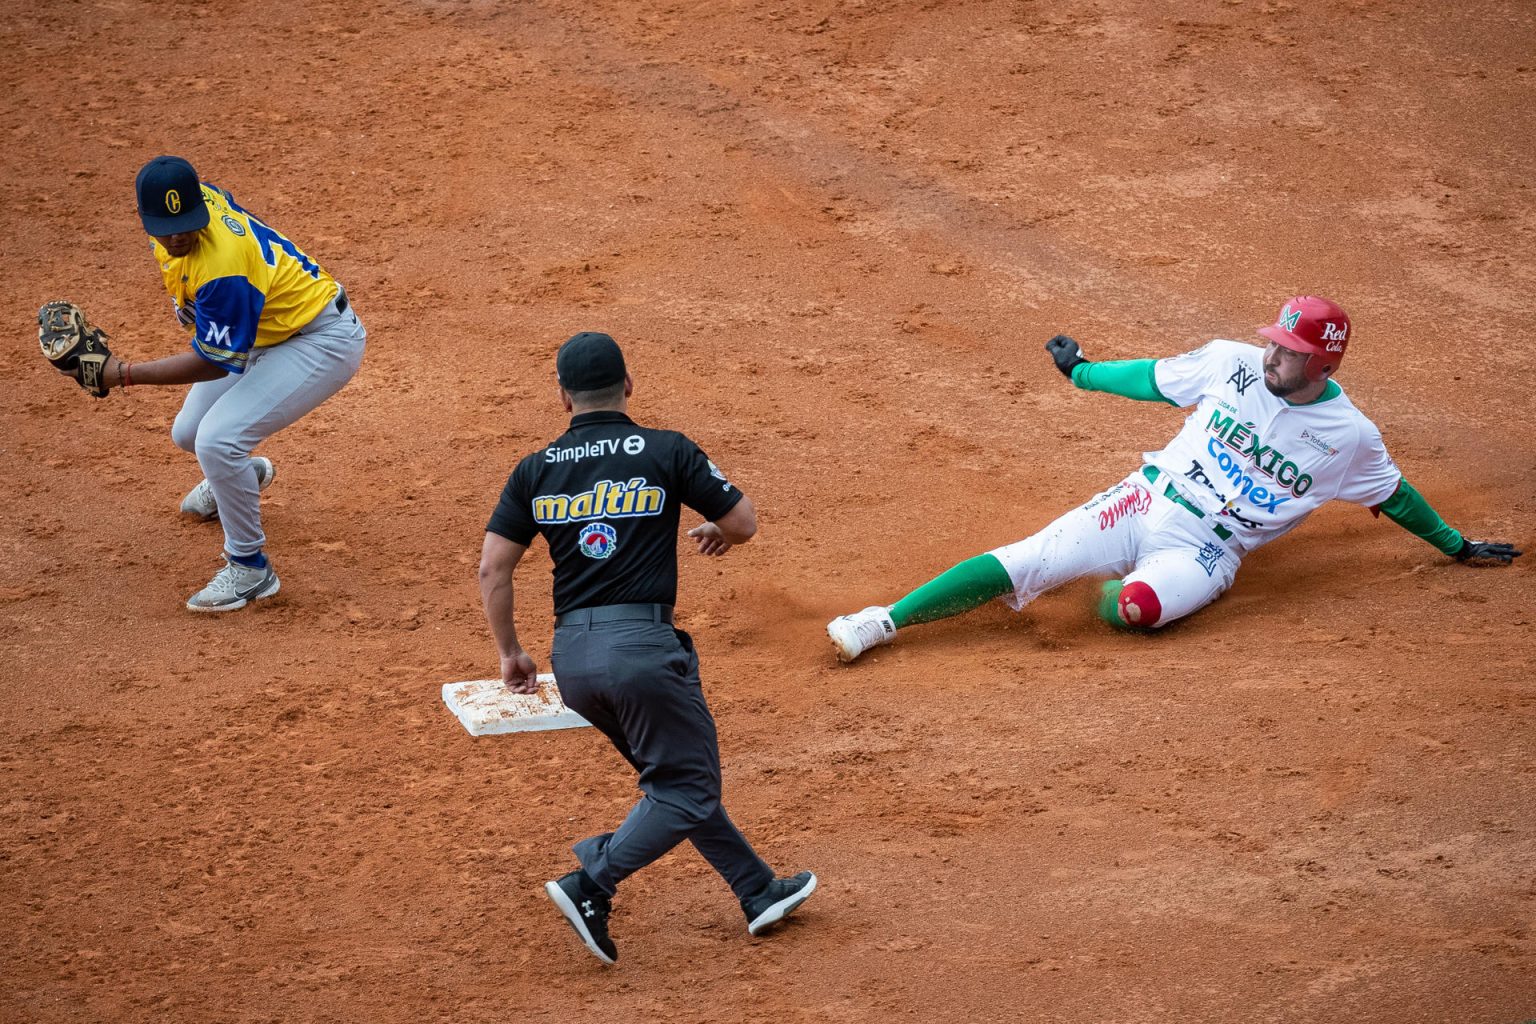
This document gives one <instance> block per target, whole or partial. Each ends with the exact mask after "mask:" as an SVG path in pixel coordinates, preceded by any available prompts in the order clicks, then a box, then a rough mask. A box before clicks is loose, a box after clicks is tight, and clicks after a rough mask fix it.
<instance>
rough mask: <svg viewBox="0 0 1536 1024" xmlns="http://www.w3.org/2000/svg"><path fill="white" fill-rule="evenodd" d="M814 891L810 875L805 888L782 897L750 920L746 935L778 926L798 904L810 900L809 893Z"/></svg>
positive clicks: (813, 881)
mask: <svg viewBox="0 0 1536 1024" xmlns="http://www.w3.org/2000/svg"><path fill="white" fill-rule="evenodd" d="M815 891H816V876H815V875H812V876H811V880H810V881H809V882H807V883H806V884H805V888H803V889H800V890H799V891H797V892H795V893H794V894H793V895H790V896H786V897H784V898H783V899H781V900H779V902H777V903H775V904H774V905H773V906H771V907H769V908H768V909H767V910H765V911H763V912H762V913H761V914H758V915H757V916H756V917H754V918H753V919H752V923H751V924H749V925H747V934H749V935H756V934H758V933H759V932H761V931H763V930H764V929H767V928H771V927H773V926H774V925H776V924H778V923H779V922H780V921H782V920H784V919H785V918H786V917H788V916H789V915H790V914H792V913H794V912H795V910H796V909H797V908H798V907H799V906H800V904H802V903H804V902H805V901H806V900H808V899H810V898H811V893H813V892H815Z"/></svg>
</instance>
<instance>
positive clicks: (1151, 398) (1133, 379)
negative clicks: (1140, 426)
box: [1072, 359, 1178, 405]
mask: <svg viewBox="0 0 1536 1024" xmlns="http://www.w3.org/2000/svg"><path fill="white" fill-rule="evenodd" d="M1156 365H1157V360H1156V359H1120V360H1116V361H1113V362H1108V363H1092V362H1089V363H1078V364H1077V365H1076V366H1074V367H1072V383H1073V384H1076V385H1077V386H1078V387H1080V388H1082V389H1083V390H1084V391H1107V392H1108V393H1109V394H1111V395H1119V396H1120V397H1121V398H1134V399H1136V400H1137V401H1138V402H1168V404H1169V405H1177V404H1178V403H1176V402H1171V401H1169V400H1168V399H1167V398H1165V397H1163V393H1162V392H1161V391H1159V390H1157V375H1156V374H1155V373H1154V372H1153V369H1152V368H1153V367H1154V366H1156Z"/></svg>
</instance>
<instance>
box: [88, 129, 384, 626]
mask: <svg viewBox="0 0 1536 1024" xmlns="http://www.w3.org/2000/svg"><path fill="white" fill-rule="evenodd" d="M136 190H137V193H138V208H139V217H140V219H141V220H142V221H143V224H144V230H145V231H147V232H148V233H149V234H150V235H151V236H152V237H153V239H154V242H153V243H152V246H151V248H152V250H153V253H154V257H155V262H156V263H157V264H158V265H159V267H160V274H161V277H162V278H163V279H164V282H165V288H166V291H168V292H169V293H170V296H171V302H172V304H173V305H174V307H175V312H176V318H177V320H178V321H179V322H180V324H181V326H182V327H183V328H184V329H185V330H187V331H188V332H189V333H190V335H191V337H190V342H191V351H189V352H181V353H178V354H176V355H171V356H166V357H165V358H163V359H156V360H153V361H151V362H145V363H130V362H127V361H126V360H123V359H119V358H117V357H116V356H113V357H111V358H110V359H109V360H108V363H107V366H106V368H105V370H104V373H103V383H104V386H105V387H107V388H111V387H128V386H131V385H144V384H159V385H176V384H191V385H192V387H191V388H190V389H189V390H188V392H187V397H186V401H185V402H184V403H183V404H182V407H181V412H180V413H178V414H177V416H176V422H175V423H174V424H173V425H172V427H171V439H172V440H173V441H174V442H175V443H176V445H177V447H179V448H181V449H183V450H185V451H188V452H192V453H193V454H195V455H196V456H197V461H198V463H199V464H200V465H201V466H202V470H203V476H204V478H203V480H202V482H200V483H199V484H198V485H197V486H195V487H193V488H192V490H191V491H190V492H188V494H187V496H186V497H185V498H183V499H182V502H181V511H182V512H183V513H187V514H190V515H195V516H197V517H198V518H200V519H204V520H215V519H217V520H219V522H220V523H221V524H222V525H223V528H224V549H223V557H224V560H225V565H224V567H223V568H222V569H220V570H219V572H218V573H217V574H216V575H215V576H214V577H213V579H212V580H211V581H210V582H209V583H208V585H207V586H206V587H204V588H203V589H202V590H199V591H198V592H197V593H195V594H193V595H192V597H191V598H190V599H189V600H188V601H187V607H188V608H189V609H191V610H192V611H199V612H223V611H233V610H235V609H237V608H243V607H245V605H246V604H248V603H249V602H251V601H254V600H258V599H260V598H264V597H270V596H271V595H273V594H275V593H277V591H278V586H279V583H278V577H277V573H276V571H275V570H274V569H273V567H272V562H271V559H269V558H268V557H267V555H266V552H265V551H264V550H263V549H264V547H265V545H266V535H265V534H264V533H263V532H262V528H261V505H260V492H261V491H263V490H265V489H266V488H267V486H268V485H269V484H271V483H272V479H273V477H274V476H275V474H276V470H275V468H274V467H273V464H272V461H271V460H270V459H267V458H263V457H260V456H254V457H253V456H252V454H251V453H252V452H253V451H254V450H255V448H256V446H257V445H259V444H260V443H261V442H262V441H263V440H264V439H266V438H268V437H270V436H271V435H272V434H274V433H276V432H277V431H279V430H281V429H283V428H284V427H286V426H288V425H289V424H291V423H293V422H294V421H296V420H298V419H299V418H300V417H302V416H304V415H305V414H306V413H308V412H310V411H311V410H312V409H314V408H315V407H316V406H318V405H320V403H321V402H324V401H325V400H326V399H327V398H329V397H330V396H331V395H333V394H335V393H336V392H337V391H339V390H341V388H342V387H343V386H344V385H345V384H346V383H347V381H349V380H351V379H352V377H353V375H354V374H355V373H357V368H358V366H359V365H361V363H362V360H363V349H364V346H365V344H366V342H367V332H366V331H365V330H364V329H363V325H362V323H361V322H360V321H359V320H358V318H357V313H356V312H355V311H354V310H353V309H352V307H351V303H350V302H349V300H348V298H347V295H346V292H345V291H343V290H342V288H341V287H340V286H339V285H338V284H337V283H336V281H335V280H334V279H333V278H332V277H331V275H329V274H327V273H326V272H325V271H324V270H322V269H321V267H320V265H319V264H318V263H316V262H315V261H314V260H312V259H311V258H310V257H309V256H308V255H306V254H305V253H304V252H303V251H302V250H301V249H300V248H299V247H298V246H297V245H295V244H294V243H293V242H291V241H289V240H288V239H287V238H286V237H285V236H283V235H282V234H280V233H279V232H277V231H275V230H274V229H272V228H271V227H269V226H267V224H266V223H264V222H263V221H262V220H261V219H260V218H258V217H257V216H255V215H254V214H252V213H250V212H249V211H247V210H245V209H243V208H242V207H241V206H240V205H239V204H238V203H236V202H235V200H234V197H233V196H231V195H230V194H229V193H228V192H226V191H224V190H223V189H221V188H218V187H217V186H214V185H210V184H207V183H206V182H202V181H200V180H199V179H198V176H197V172H196V171H195V170H194V169H193V167H192V165H191V164H190V163H188V162H187V161H186V160H183V159H181V158H180V157H173V156H161V157H156V158H155V159H153V160H151V161H150V162H149V163H147V164H145V165H144V168H143V169H142V170H141V171H139V176H138V180H137V182H136Z"/></svg>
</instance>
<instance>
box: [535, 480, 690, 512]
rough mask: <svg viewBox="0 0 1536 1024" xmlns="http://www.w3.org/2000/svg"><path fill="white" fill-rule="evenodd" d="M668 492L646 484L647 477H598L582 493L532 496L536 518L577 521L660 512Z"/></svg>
mask: <svg viewBox="0 0 1536 1024" xmlns="http://www.w3.org/2000/svg"><path fill="white" fill-rule="evenodd" d="M666 503H667V492H666V491H665V490H663V489H662V488H660V487H647V486H646V485H645V477H643V476H637V477H635V478H634V479H633V480H627V481H625V480H599V481H598V482H597V483H596V484H594V485H593V486H592V489H591V490H590V491H582V492H581V493H580V494H541V495H539V496H538V497H536V498H534V499H533V518H534V521H535V522H539V523H576V522H580V521H582V520H584V519H619V518H624V517H626V516H655V515H660V514H661V510H662V507H663V506H665V505H666Z"/></svg>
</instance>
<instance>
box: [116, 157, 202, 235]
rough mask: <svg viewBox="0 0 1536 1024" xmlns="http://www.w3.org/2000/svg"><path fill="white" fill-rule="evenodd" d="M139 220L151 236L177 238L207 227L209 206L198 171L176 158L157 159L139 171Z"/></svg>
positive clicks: (137, 183) (136, 183)
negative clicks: (175, 236)
mask: <svg viewBox="0 0 1536 1024" xmlns="http://www.w3.org/2000/svg"><path fill="white" fill-rule="evenodd" d="M133 185H134V190H135V191H137V192H138V194H139V219H140V220H142V221H143V222H144V230H145V231H148V232H149V233H150V234H152V235H160V236H162V237H163V236H165V235H179V234H181V233H182V232H183V231H201V230H202V229H203V228H205V227H207V226H208V204H207V203H205V202H203V188H202V186H201V185H200V184H199V183H198V180H197V172H196V171H195V170H193V169H192V165H191V164H189V163H187V162H186V161H185V160H183V159H182V158H181V157H179V156H157V157H155V158H154V159H153V160H151V161H150V162H149V163H147V164H145V165H144V167H143V169H142V170H140V171H139V177H138V180H136V181H135V182H134V183H133Z"/></svg>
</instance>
